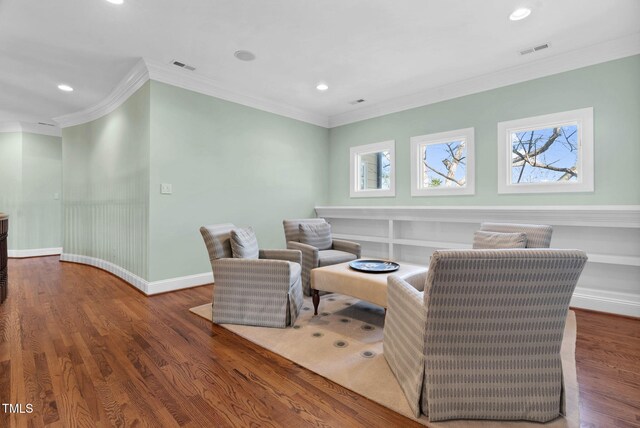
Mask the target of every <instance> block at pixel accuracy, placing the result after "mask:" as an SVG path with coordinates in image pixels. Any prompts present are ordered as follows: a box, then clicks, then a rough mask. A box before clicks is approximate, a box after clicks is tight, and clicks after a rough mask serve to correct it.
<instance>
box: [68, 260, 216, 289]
mask: <svg viewBox="0 0 640 428" xmlns="http://www.w3.org/2000/svg"><path fill="white" fill-rule="evenodd" d="M60 261H63V262H73V263H81V264H85V265H89V266H94V267H97V268H100V269H103V270H106V271H107V272H109V273H112V274H113V275H115V276H117V277H118V278H120V279H122V280H123V281H126V282H128V283H129V284H131V285H133V286H134V287H136V288H137V289H138V290H140V291H142V292H143V293H144V294H146V295H147V296H151V295H153V294H158V293H166V292H168V291H175V290H181V289H183V288H190V287H197V286H200V285H205V284H211V283H212V282H213V274H212V273H200V274H196V275H189V276H182V277H177V278H169V279H163V280H160V281H147V280H146V279H144V278H141V277H139V276H138V275H136V274H134V273H131V272H129V271H128V270H126V269H124V268H122V267H120V266H118V265H116V264H113V263H111V262H108V261H106V260H102V259H98V258H95V257H88V256H82V255H78V254H64V253H63V254H61V255H60Z"/></svg>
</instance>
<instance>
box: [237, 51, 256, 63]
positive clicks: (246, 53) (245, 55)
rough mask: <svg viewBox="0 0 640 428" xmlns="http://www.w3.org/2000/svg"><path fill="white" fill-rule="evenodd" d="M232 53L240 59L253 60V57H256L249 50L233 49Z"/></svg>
mask: <svg viewBox="0 0 640 428" xmlns="http://www.w3.org/2000/svg"><path fill="white" fill-rule="evenodd" d="M233 55H234V56H235V57H236V58H238V59H239V60H240V61H253V60H254V59H256V56H255V54H254V53H253V52H249V51H243V50H240V51H235V52H234V54H233Z"/></svg>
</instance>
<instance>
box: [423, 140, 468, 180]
mask: <svg viewBox="0 0 640 428" xmlns="http://www.w3.org/2000/svg"><path fill="white" fill-rule="evenodd" d="M462 143H463V142H462V140H459V141H451V142H447V143H434V144H426V145H424V146H422V148H421V158H422V160H423V161H426V164H427V165H428V166H429V167H430V168H428V167H427V165H424V163H425V162H423V166H422V167H423V171H424V172H423V175H422V177H423V186H424V187H461V186H460V185H459V184H458V183H462V184H464V180H465V179H466V176H467V159H466V157H467V148H466V147H463V149H462V151H461V155H460V158H461V159H462V161H461V162H459V163H458V165H457V167H455V168H454V169H455V174H454V175H453V178H454V179H455V180H456V181H457V182H458V183H456V182H454V181H452V180H448V179H447V178H446V176H448V175H449V169H448V168H447V165H451V163H452V162H454V156H453V155H452V151H453V154H454V155H457V148H458V147H459V146H460V144H462ZM434 170H435V171H434ZM436 171H438V172H439V173H440V174H438V172H436Z"/></svg>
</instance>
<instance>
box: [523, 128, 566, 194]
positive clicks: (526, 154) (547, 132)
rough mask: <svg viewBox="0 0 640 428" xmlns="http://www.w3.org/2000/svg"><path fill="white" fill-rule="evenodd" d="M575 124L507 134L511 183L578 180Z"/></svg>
mask: <svg viewBox="0 0 640 428" xmlns="http://www.w3.org/2000/svg"><path fill="white" fill-rule="evenodd" d="M578 148H579V146H578V125H577V124H567V125H564V126H557V127H553V128H543V129H531V130H526V131H518V132H513V133H511V152H512V156H511V182H512V183H545V182H550V181H570V180H575V181H577V179H578V168H577V165H578Z"/></svg>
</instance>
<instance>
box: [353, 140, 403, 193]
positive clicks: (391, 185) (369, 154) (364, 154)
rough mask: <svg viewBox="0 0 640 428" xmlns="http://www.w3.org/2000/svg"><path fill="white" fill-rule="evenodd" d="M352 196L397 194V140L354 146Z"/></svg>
mask: <svg viewBox="0 0 640 428" xmlns="http://www.w3.org/2000/svg"><path fill="white" fill-rule="evenodd" d="M350 153H351V156H350V158H351V167H350V174H351V179H350V186H351V191H350V195H351V197H352V198H361V197H375V196H395V194H396V189H395V166H394V164H395V159H394V156H395V141H384V142H382V143H375V144H367V145H364V146H357V147H352V148H351V150H350Z"/></svg>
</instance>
